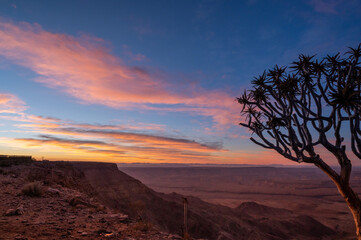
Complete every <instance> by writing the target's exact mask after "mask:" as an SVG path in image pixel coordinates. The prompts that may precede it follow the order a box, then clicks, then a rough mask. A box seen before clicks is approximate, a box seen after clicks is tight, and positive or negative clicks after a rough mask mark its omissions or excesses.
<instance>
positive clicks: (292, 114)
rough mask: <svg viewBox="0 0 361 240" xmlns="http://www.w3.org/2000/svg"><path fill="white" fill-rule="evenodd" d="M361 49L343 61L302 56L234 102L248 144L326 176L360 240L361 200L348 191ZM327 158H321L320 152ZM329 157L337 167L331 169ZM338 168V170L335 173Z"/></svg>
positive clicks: (358, 152) (360, 150)
mask: <svg viewBox="0 0 361 240" xmlns="http://www.w3.org/2000/svg"><path fill="white" fill-rule="evenodd" d="M360 56H361V44H360V45H359V46H358V48H356V49H354V48H349V51H348V52H347V53H346V54H345V55H343V56H341V55H340V54H336V55H335V56H329V55H328V56H327V57H325V58H324V59H322V60H320V59H316V58H315V56H306V55H300V56H299V58H298V61H295V62H293V63H292V65H291V66H290V71H287V68H286V67H278V66H277V65H276V66H275V68H273V69H271V70H268V71H265V72H264V73H263V74H262V75H261V76H259V77H256V78H254V80H253V81H252V85H253V87H252V89H251V90H246V91H245V92H244V93H243V95H242V96H240V97H239V98H237V101H238V103H240V104H241V105H242V108H241V113H242V114H243V115H244V118H243V120H242V122H241V123H240V125H241V126H243V127H246V128H248V129H249V130H250V131H251V132H252V133H253V134H252V135H253V136H254V137H251V140H252V141H253V142H254V143H255V144H258V145H260V146H262V147H264V148H267V149H273V150H275V151H276V152H278V153H279V154H281V155H282V156H283V157H285V158H287V159H289V160H291V161H294V162H299V163H301V162H304V163H310V164H313V165H315V166H317V167H318V168H320V169H321V170H322V171H323V172H325V173H326V174H327V175H328V176H329V177H330V178H331V179H332V181H333V182H334V183H335V185H336V187H337V189H338V191H339V192H340V194H341V195H342V197H343V198H344V199H345V201H346V203H347V205H348V207H349V209H350V211H351V212H352V215H353V217H354V221H355V224H356V234H357V237H358V239H359V240H361V201H360V198H359V197H358V195H357V193H356V192H354V191H353V189H352V188H351V187H350V175H351V169H352V163H351V160H356V159H357V158H358V159H361V129H360V119H361V97H360V94H361V92H360V85H361V68H360ZM324 149H326V150H327V151H326V152H328V153H329V154H324V155H322V156H321V154H320V152H325V151H324ZM331 158H333V159H335V163H336V161H337V163H338V164H339V166H340V168H333V167H332V164H330V162H331V163H332V160H331ZM337 169H339V170H337Z"/></svg>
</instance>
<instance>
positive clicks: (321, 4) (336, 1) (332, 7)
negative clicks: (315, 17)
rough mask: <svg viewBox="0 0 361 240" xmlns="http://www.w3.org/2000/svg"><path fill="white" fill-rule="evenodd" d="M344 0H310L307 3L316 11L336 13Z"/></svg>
mask: <svg viewBox="0 0 361 240" xmlns="http://www.w3.org/2000/svg"><path fill="white" fill-rule="evenodd" d="M342 2H344V0H311V1H309V4H310V5H311V6H312V7H313V8H314V10H315V11H316V12H320V13H329V14H337V13H338V7H339V6H340V4H341V3H342Z"/></svg>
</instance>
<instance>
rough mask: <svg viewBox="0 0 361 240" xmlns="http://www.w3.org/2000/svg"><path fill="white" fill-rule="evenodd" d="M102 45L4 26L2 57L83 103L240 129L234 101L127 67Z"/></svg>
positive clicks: (0, 30)
mask: <svg viewBox="0 0 361 240" xmlns="http://www.w3.org/2000/svg"><path fill="white" fill-rule="evenodd" d="M102 41H103V40H101V39H95V38H91V37H89V36H87V37H79V38H76V37H73V36H69V35H65V34H57V33H51V32H48V31H45V30H43V29H42V28H41V26H40V25H38V24H28V23H21V24H14V23H9V22H0V55H2V56H4V57H5V58H7V59H9V60H11V61H12V62H14V63H16V64H19V65H22V66H25V67H27V68H30V69H31V70H33V71H34V72H36V73H37V74H39V77H38V78H37V79H36V81H37V82H39V83H42V84H44V85H46V86H48V87H50V88H54V89H58V90H61V91H63V92H65V93H67V94H69V95H71V96H72V97H75V98H77V99H79V100H81V102H83V103H87V104H102V105H106V106H109V107H113V108H127V109H148V110H151V109H153V110H158V111H182V112H190V113H191V114H196V115H203V116H208V117H211V118H213V120H214V122H215V123H216V124H220V125H226V124H230V123H232V124H236V122H237V121H236V119H235V117H234V116H237V112H238V109H237V106H236V105H237V104H235V102H234V97H233V96H230V95H229V94H227V93H225V92H223V91H218V90H213V91H210V90H206V89H204V88H202V87H200V86H195V85H194V84H193V85H192V84H191V87H186V88H184V86H180V85H178V84H175V83H170V82H167V81H166V80H165V79H164V78H162V77H160V76H157V74H154V73H153V72H154V71H152V70H149V69H148V70H146V69H143V68H139V67H130V66H126V65H125V64H124V62H123V61H122V60H121V59H119V58H117V57H116V56H113V55H112V54H111V53H109V51H108V49H106V48H105V47H103V46H102V45H101V43H102ZM180 89H181V90H180ZM154 104H157V106H159V105H166V106H168V107H167V108H159V107H155V106H154ZM169 105H171V106H172V107H169Z"/></svg>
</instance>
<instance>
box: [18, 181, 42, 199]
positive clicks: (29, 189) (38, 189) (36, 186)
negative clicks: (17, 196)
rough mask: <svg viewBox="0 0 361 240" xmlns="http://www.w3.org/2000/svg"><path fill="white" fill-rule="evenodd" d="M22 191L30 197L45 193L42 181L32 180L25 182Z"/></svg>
mask: <svg viewBox="0 0 361 240" xmlns="http://www.w3.org/2000/svg"><path fill="white" fill-rule="evenodd" d="M21 192H22V193H23V194H24V195H26V196H30V197H41V196H42V194H43V187H42V186H41V184H40V182H32V183H28V184H25V185H24V187H23V189H22V190H21Z"/></svg>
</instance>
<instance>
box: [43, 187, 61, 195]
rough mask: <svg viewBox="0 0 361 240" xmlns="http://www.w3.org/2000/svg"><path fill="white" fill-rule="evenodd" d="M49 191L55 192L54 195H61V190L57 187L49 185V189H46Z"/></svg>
mask: <svg viewBox="0 0 361 240" xmlns="http://www.w3.org/2000/svg"><path fill="white" fill-rule="evenodd" d="M46 191H47V192H48V193H50V194H54V195H60V191H59V190H58V189H56V188H51V187H49V188H48V189H47V190H46Z"/></svg>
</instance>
